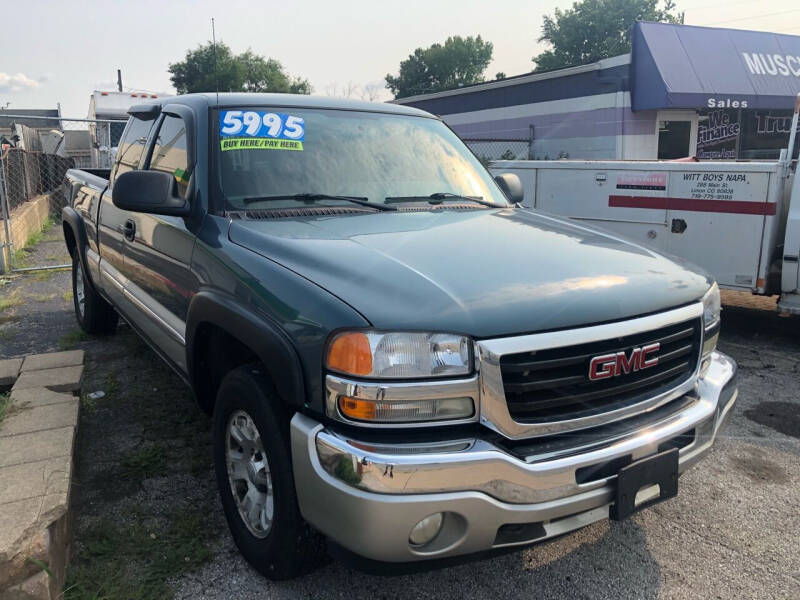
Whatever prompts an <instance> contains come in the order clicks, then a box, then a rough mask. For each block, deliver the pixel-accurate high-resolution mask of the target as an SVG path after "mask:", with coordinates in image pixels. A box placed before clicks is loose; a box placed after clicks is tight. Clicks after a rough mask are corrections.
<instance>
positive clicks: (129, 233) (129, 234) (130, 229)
mask: <svg viewBox="0 0 800 600" xmlns="http://www.w3.org/2000/svg"><path fill="white" fill-rule="evenodd" d="M123 231H124V233H125V239H126V240H128V241H129V242H132V241H133V239H134V238H135V237H136V223H134V222H133V221H132V220H130V219H128V220H127V221H125V228H124V230H123Z"/></svg>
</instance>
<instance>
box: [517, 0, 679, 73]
mask: <svg viewBox="0 0 800 600" xmlns="http://www.w3.org/2000/svg"><path fill="white" fill-rule="evenodd" d="M658 4H659V0H582V1H581V2H574V3H573V4H572V8H568V9H566V10H561V9H558V8H557V9H556V10H555V13H554V15H553V16H552V17H550V16H545V17H544V23H543V24H542V35H541V37H540V38H539V41H540V42H547V43H549V44H550V45H551V46H552V48H551V49H550V50H545V51H544V52H542V53H541V54H539V55H538V56H534V57H533V59H532V60H533V62H534V63H535V64H536V69H535V70H536V71H550V70H552V69H561V68H564V67H571V66H575V65H583V64H587V63H591V62H595V61H598V60H600V59H601V58H608V57H610V56H617V55H619V54H625V53H627V52H630V51H631V27H633V24H634V23H635V22H636V21H659V22H667V23H682V22H683V13H679V12H677V11H676V10H675V2H674V1H673V0H665V2H664V8H663V9H660V8H659V7H658Z"/></svg>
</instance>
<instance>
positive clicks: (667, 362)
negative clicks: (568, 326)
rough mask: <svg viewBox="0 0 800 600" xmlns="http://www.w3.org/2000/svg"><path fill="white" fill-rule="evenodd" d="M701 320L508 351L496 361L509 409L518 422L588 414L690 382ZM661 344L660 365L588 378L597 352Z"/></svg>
mask: <svg viewBox="0 0 800 600" xmlns="http://www.w3.org/2000/svg"><path fill="white" fill-rule="evenodd" d="M701 339H702V329H701V320H700V319H691V320H688V321H682V322H679V323H674V324H671V325H668V326H665V327H661V328H658V329H654V330H650V331H646V332H639V333H634V334H631V335H626V336H622V337H616V338H611V339H606V340H602V341H595V342H590V343H585V344H578V345H572V346H566V347H560V348H551V349H544V350H538V351H536V352H522V353H516V354H507V355H504V356H502V358H501V359H500V369H501V373H502V380H503V388H504V390H505V397H506V402H507V406H508V412H509V415H510V416H511V418H512V419H514V421H517V422H519V423H530V424H534V423H547V422H553V421H564V420H571V419H579V418H582V417H589V416H592V415H598V414H602V413H605V412H610V411H615V410H618V409H621V408H625V407H628V406H632V405H634V404H638V403H639V402H643V401H645V400H647V399H649V398H651V397H653V396H657V395H658V394H661V393H664V392H666V391H668V390H670V389H672V388H674V387H676V386H678V385H680V384H681V383H683V382H685V381H686V380H688V379H689V378H690V377H691V376H692V374H693V373H694V371H695V368H696V366H697V361H698V359H699V356H700V345H701ZM653 343H659V344H660V348H659V350H658V352H657V356H658V358H659V361H658V364H657V365H655V366H653V367H650V368H648V369H643V370H639V371H634V372H631V373H628V374H622V375H620V376H617V377H610V378H608V379H602V380H595V381H592V380H590V379H589V363H590V361H591V359H592V358H593V357H595V356H600V355H605V354H614V353H617V352H625V353H626V355H630V353H631V351H632V349H633V348H636V347H641V346H645V345H648V344H653Z"/></svg>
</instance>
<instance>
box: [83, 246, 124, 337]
mask: <svg viewBox="0 0 800 600" xmlns="http://www.w3.org/2000/svg"><path fill="white" fill-rule="evenodd" d="M73 254H74V255H73V257H72V303H73V305H74V307H75V318H76V319H77V320H78V325H80V326H81V329H83V330H84V331H85V332H86V333H92V334H96V333H100V334H102V333H113V332H114V331H115V330H116V328H117V321H118V320H119V315H118V314H117V311H115V310H114V308H113V307H112V306H111V305H110V304H109V303H108V302H106V301H105V300H104V299H103V297H102V296H100V294H98V293H97V292H96V291H95V289H94V288H93V287H92V285H91V284H90V283H89V281H88V279H87V278H86V273H84V272H83V267H82V266H81V261H80V259H79V258H78V252H77V250H76V251H75V252H74V253H73Z"/></svg>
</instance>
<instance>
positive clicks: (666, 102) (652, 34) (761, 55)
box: [631, 22, 800, 110]
mask: <svg viewBox="0 0 800 600" xmlns="http://www.w3.org/2000/svg"><path fill="white" fill-rule="evenodd" d="M631 63H632V64H631V73H632V82H631V105H632V108H633V110H651V109H659V108H694V109H699V108H715V107H719V108H761V109H765V108H773V109H791V108H793V107H794V102H795V99H796V97H797V94H798V93H800V36H796V35H782V34H777V33H768V32H763V31H744V30H738V29H718V28H713V27H692V26H688V25H673V24H669V23H644V22H639V23H636V24H635V25H634V27H633V51H632V57H631Z"/></svg>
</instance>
